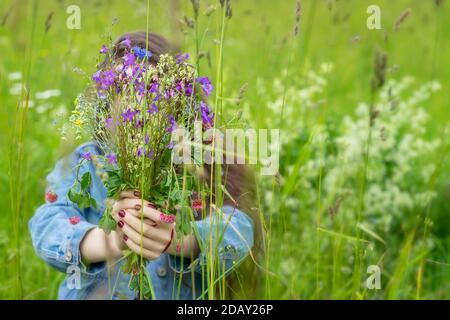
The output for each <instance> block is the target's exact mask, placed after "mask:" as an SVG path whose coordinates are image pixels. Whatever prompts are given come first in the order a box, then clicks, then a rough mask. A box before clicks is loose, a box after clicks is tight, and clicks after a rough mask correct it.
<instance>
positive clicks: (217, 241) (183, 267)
mask: <svg viewBox="0 0 450 320" xmlns="http://www.w3.org/2000/svg"><path fill="white" fill-rule="evenodd" d="M192 224H193V229H194V233H195V234H196V237H197V240H198V242H199V245H200V254H199V256H198V257H197V258H196V259H194V260H193V261H190V260H188V259H182V258H180V257H178V256H172V255H171V256H170V257H169V263H170V267H171V268H172V269H173V270H174V271H175V272H177V273H188V272H192V268H194V270H195V271H196V272H202V268H204V269H205V270H206V260H207V257H208V255H210V254H211V252H212V253H213V255H214V256H216V258H217V259H218V260H219V261H218V265H220V266H221V268H220V273H221V274H228V273H229V272H230V271H232V269H233V268H234V267H236V266H237V265H238V264H239V263H240V262H242V261H243V260H244V258H245V257H246V256H247V255H248V254H249V252H250V250H251V249H252V247H253V237H254V222H253V220H252V219H251V218H250V217H249V216H248V215H247V214H246V213H244V212H243V211H241V210H239V209H236V208H234V207H231V206H224V207H223V208H222V209H221V210H217V209H216V210H215V212H213V213H212V216H211V217H206V218H205V219H203V220H200V221H195V222H193V223H192ZM215 253H218V254H217V255H216V254H215ZM186 261H188V263H186ZM189 262H190V263H189Z"/></svg>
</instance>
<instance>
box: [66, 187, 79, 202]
mask: <svg viewBox="0 0 450 320" xmlns="http://www.w3.org/2000/svg"><path fill="white" fill-rule="evenodd" d="M67 198H69V200H70V201H72V202H73V203H78V199H79V194H78V193H77V192H75V191H73V190H72V189H69V193H68V194H67Z"/></svg>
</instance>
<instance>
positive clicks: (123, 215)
mask: <svg viewBox="0 0 450 320" xmlns="http://www.w3.org/2000/svg"><path fill="white" fill-rule="evenodd" d="M125 214H126V212H125V210H123V209H122V210H120V211H119V217H121V218H124V217H125Z"/></svg>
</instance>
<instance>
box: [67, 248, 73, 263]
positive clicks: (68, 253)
mask: <svg viewBox="0 0 450 320" xmlns="http://www.w3.org/2000/svg"><path fill="white" fill-rule="evenodd" d="M66 261H67V262H70V261H72V251H70V250H67V251H66Z"/></svg>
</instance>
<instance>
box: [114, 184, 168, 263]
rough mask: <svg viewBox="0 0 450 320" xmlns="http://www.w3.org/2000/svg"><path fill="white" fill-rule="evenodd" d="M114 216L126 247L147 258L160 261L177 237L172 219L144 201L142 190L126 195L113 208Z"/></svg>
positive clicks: (123, 193)
mask: <svg viewBox="0 0 450 320" xmlns="http://www.w3.org/2000/svg"><path fill="white" fill-rule="evenodd" d="M142 205H143V207H142ZM141 212H142V213H143V216H144V219H142V220H141V218H140V213H141ZM112 216H113V218H114V220H116V222H117V226H118V228H117V233H118V234H121V235H123V236H122V239H123V242H124V243H125V244H126V246H127V247H128V248H130V249H131V250H132V251H133V252H135V253H137V254H140V255H142V256H143V257H144V258H146V259H150V260H153V259H157V258H158V257H159V256H160V255H161V253H163V252H164V251H166V250H167V249H168V248H169V246H170V245H171V243H172V239H174V238H175V228H174V223H173V222H174V220H173V219H171V216H168V215H166V214H164V213H162V212H160V211H158V210H157V209H156V208H155V206H154V205H153V204H151V203H150V202H148V201H145V200H144V201H142V200H141V199H140V198H139V192H138V191H125V192H122V193H121V194H120V199H119V200H118V201H116V203H115V204H114V205H113V210H112Z"/></svg>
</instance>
